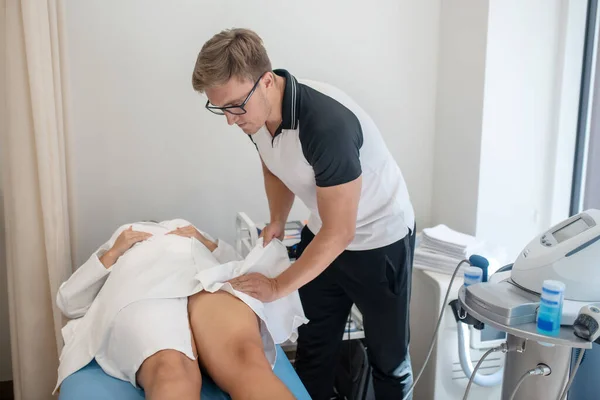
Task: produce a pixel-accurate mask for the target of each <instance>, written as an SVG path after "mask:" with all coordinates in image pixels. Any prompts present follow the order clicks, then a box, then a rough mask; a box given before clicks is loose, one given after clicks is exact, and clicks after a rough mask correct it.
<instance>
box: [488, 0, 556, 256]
mask: <svg viewBox="0 0 600 400" xmlns="http://www.w3.org/2000/svg"><path fill="white" fill-rule="evenodd" d="M489 7H490V8H489V21H488V39H487V55H486V74H485V99H484V111H483V133H482V138H481V161H480V176H479V204H478V208H477V235H478V236H480V237H482V238H485V239H488V240H490V241H492V242H495V243H501V244H503V245H505V246H506V247H507V249H508V250H509V253H510V255H511V256H516V253H517V252H518V251H519V250H520V249H522V248H523V247H524V246H525V245H526V244H527V242H528V241H529V240H531V238H533V237H535V236H536V235H537V234H538V233H539V232H540V231H541V230H542V229H545V228H546V227H547V225H548V223H549V219H550V215H551V207H552V199H551V196H550V193H551V192H552V188H551V185H552V180H553V177H554V169H553V167H551V165H552V164H553V163H551V162H549V160H551V158H552V157H553V156H554V152H553V145H554V143H555V141H554V137H555V136H556V131H557V126H556V122H557V121H556V118H555V113H556V112H557V111H558V110H557V104H556V102H555V100H554V99H555V96H556V95H557V94H558V93H559V91H558V84H557V83H558V80H557V76H558V73H559V71H560V70H559V68H558V65H559V64H560V60H561V59H562V58H561V57H562V56H563V55H562V54H561V51H560V50H561V46H560V45H561V40H562V39H561V37H560V34H561V24H562V20H561V2H560V1H547V0H535V1H534V0H531V1H528V2H522V1H519V0H493V1H491V2H490V5H489ZM562 18H564V15H562Z"/></svg>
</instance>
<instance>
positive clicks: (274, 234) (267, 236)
mask: <svg viewBox="0 0 600 400" xmlns="http://www.w3.org/2000/svg"><path fill="white" fill-rule="evenodd" d="M284 235H285V222H270V223H269V225H267V226H265V229H263V230H262V232H261V233H260V237H262V238H263V240H264V246H266V245H268V244H269V243H270V242H271V240H273V239H279V240H283V237H284Z"/></svg>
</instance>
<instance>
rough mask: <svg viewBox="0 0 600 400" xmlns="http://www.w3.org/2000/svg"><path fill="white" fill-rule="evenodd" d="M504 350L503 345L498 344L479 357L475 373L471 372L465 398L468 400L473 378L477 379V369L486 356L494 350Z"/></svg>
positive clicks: (464, 399)
mask: <svg viewBox="0 0 600 400" xmlns="http://www.w3.org/2000/svg"><path fill="white" fill-rule="evenodd" d="M503 350H504V347H503V346H498V347H493V348H491V349H489V350H488V351H486V352H485V353H484V354H483V356H482V357H481V358H480V359H479V362H478V363H477V365H476V366H475V369H474V370H473V373H472V374H471V377H470V378H469V384H468V385H467V390H465V395H464V396H463V400H467V397H468V396H469V392H470V391H471V385H473V380H474V379H475V375H476V374H477V370H478V369H479V367H481V365H482V364H483V360H485V358H486V357H487V356H489V355H490V354H492V353H493V352H495V351H503Z"/></svg>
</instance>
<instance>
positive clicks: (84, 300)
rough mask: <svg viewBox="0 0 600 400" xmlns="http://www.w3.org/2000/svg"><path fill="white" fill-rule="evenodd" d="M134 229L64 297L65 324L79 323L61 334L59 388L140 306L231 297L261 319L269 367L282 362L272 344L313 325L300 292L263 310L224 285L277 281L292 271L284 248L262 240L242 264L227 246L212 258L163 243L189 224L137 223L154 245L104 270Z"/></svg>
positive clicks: (188, 246)
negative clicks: (252, 278) (126, 311)
mask: <svg viewBox="0 0 600 400" xmlns="http://www.w3.org/2000/svg"><path fill="white" fill-rule="evenodd" d="M130 225H131V224H128V225H124V226H122V227H120V228H119V229H118V230H117V231H116V232H115V233H114V234H113V236H112V238H111V239H110V240H109V241H108V242H107V243H105V244H104V245H103V246H102V247H101V248H100V249H99V250H98V251H97V252H96V253H95V254H93V255H92V257H90V259H89V260H88V261H87V262H86V263H85V264H84V265H83V266H82V267H80V268H79V269H78V270H77V271H76V272H75V273H74V274H73V276H72V277H71V278H70V279H69V280H68V281H67V282H65V283H64V284H63V285H62V286H61V288H60V290H59V293H58V295H57V303H58V306H59V307H60V308H61V310H62V311H63V313H64V314H65V315H66V316H68V317H70V318H77V319H76V320H74V321H71V322H69V324H67V326H65V328H64V329H63V336H64V340H65V346H64V348H63V351H62V353H61V357H60V361H61V362H60V366H59V370H58V382H57V388H58V387H59V386H60V384H61V382H62V381H63V380H64V379H65V378H66V377H67V376H69V375H70V374H72V373H74V372H76V371H77V370H79V369H80V368H82V367H84V366H85V365H87V364H88V363H89V362H90V361H91V360H92V359H93V358H94V357H95V355H96V354H98V353H99V351H100V350H101V346H102V344H103V342H104V339H105V337H106V335H107V333H108V332H109V330H110V328H111V324H112V323H113V321H114V318H115V316H116V315H117V313H118V312H119V311H120V310H121V309H123V308H124V307H126V306H128V305H129V304H132V303H133V302H136V301H139V300H143V299H160V298H170V299H172V298H181V297H187V296H190V295H192V294H195V293H197V292H199V291H201V290H208V291H210V292H215V291H217V290H226V291H228V292H229V293H231V294H233V295H234V296H236V297H239V298H240V299H241V300H242V301H244V302H245V303H246V304H248V306H250V307H251V308H252V309H253V310H254V312H255V313H256V314H257V315H258V316H259V317H260V319H261V321H262V323H261V335H262V337H263V343H265V353H266V355H267V358H268V359H269V361H271V365H273V364H274V362H275V357H276V354H275V347H274V343H277V344H278V343H283V342H284V341H286V340H288V339H289V340H295V338H296V337H297V328H298V326H300V325H302V324H304V323H306V322H308V320H307V319H306V317H305V316H304V312H303V310H302V306H301V303H300V298H299V296H298V293H297V292H295V293H293V294H291V295H289V296H287V297H285V298H282V299H280V300H277V301H275V302H272V303H268V304H263V303H261V302H260V301H258V300H256V299H254V298H252V297H250V296H248V295H245V294H244V293H241V292H238V291H235V290H233V288H232V287H231V285H230V284H228V283H226V281H227V280H229V279H232V278H234V277H237V276H240V275H243V274H244V273H247V272H261V273H263V274H265V275H266V276H270V277H274V276H277V275H278V274H279V273H281V271H283V270H285V269H286V268H287V267H289V265H290V262H289V259H288V256H287V251H286V248H285V246H284V245H283V244H282V243H281V242H279V241H272V242H271V243H270V244H269V245H268V246H266V247H264V248H263V246H262V240H261V241H259V243H258V244H257V246H256V247H255V248H254V249H253V250H252V251H251V252H250V254H249V255H248V257H247V258H246V259H245V260H236V259H237V258H238V257H239V256H237V255H236V254H235V251H234V250H233V248H232V247H231V246H229V245H227V244H226V243H224V242H222V241H219V242H218V244H219V247H218V248H217V250H215V252H214V253H211V252H210V251H209V250H208V249H207V248H206V247H205V246H204V245H202V244H201V243H200V242H198V241H197V240H195V239H190V238H183V237H179V236H175V235H165V234H166V233H167V232H169V231H170V230H173V229H176V228H178V227H182V226H186V225H190V223H189V222H187V221H185V220H180V219H179V220H173V221H165V222H161V223H158V224H155V223H134V224H133V229H134V230H138V231H144V232H150V233H152V234H153V235H154V237H152V238H151V239H149V240H147V241H145V242H142V243H138V244H136V245H135V246H134V247H133V248H132V249H130V250H129V251H128V252H127V253H125V254H124V255H123V256H122V257H121V258H120V259H119V260H118V261H117V263H116V264H115V265H114V266H112V267H111V268H109V269H106V268H104V266H103V265H102V264H101V263H100V261H99V257H100V256H101V255H102V254H103V252H105V251H107V250H108V249H109V248H110V247H111V246H112V244H113V243H114V241H115V240H116V238H117V237H118V235H119V234H120V233H121V232H122V231H123V230H124V229H127V228H129V226H130ZM148 334H149V335H151V334H152V332H148ZM270 343H272V344H273V345H269V344H270Z"/></svg>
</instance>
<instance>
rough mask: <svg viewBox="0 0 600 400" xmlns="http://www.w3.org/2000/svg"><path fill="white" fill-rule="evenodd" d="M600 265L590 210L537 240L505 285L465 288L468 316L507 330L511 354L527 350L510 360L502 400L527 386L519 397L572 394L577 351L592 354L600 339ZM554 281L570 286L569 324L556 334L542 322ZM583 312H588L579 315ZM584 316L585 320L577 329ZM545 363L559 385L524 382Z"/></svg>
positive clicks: (597, 230) (594, 213) (598, 233)
mask: <svg viewBox="0 0 600 400" xmlns="http://www.w3.org/2000/svg"><path fill="white" fill-rule="evenodd" d="M599 259H600V211H598V210H587V211H584V212H582V213H580V214H577V215H575V216H573V217H571V218H568V219H567V220H565V221H563V222H561V223H559V224H557V225H555V226H553V227H552V228H550V229H549V230H547V231H545V232H542V233H541V234H540V235H538V236H537V237H536V238H534V239H533V240H532V241H531V242H530V243H529V244H528V245H527V246H526V247H525V249H523V251H522V252H521V253H520V255H519V257H518V258H517V260H516V261H515V263H514V265H513V266H512V271H511V272H510V276H509V277H507V278H506V279H504V280H502V281H500V282H497V283H492V282H487V283H486V282H482V283H479V284H475V285H471V286H468V287H463V288H461V289H460V291H459V302H460V307H461V308H462V311H463V313H462V315H463V316H464V317H465V318H466V317H467V315H468V316H469V317H471V318H474V319H476V320H477V321H479V322H482V323H484V324H485V325H487V326H492V327H494V328H497V329H499V330H503V331H505V332H507V334H508V339H507V343H508V346H509V348H510V347H511V346H516V347H521V348H522V349H523V351H522V352H509V353H508V354H507V356H506V357H507V358H506V364H505V370H504V378H503V383H502V399H503V400H505V399H509V397H508V396H509V393H512V392H513V390H514V389H515V387H516V385H517V384H519V385H521V383H522V385H521V388H520V389H519V391H518V392H515V393H516V394H515V399H542V398H557V396H558V398H561V399H562V398H564V397H565V396H566V394H567V392H568V390H569V388H570V386H571V383H572V382H573V378H574V376H575V374H576V372H577V368H578V367H579V364H580V363H581V360H582V357H583V355H582V354H583V351H582V352H581V353H580V355H579V357H578V359H577V362H576V363H575V365H574V366H573V369H572V372H571V376H570V378H569V379H568V381H566V377H567V372H568V371H569V368H570V358H571V349H572V348H579V349H589V348H591V345H592V342H591V341H590V340H591V339H594V338H595V336H592V332H596V331H595V330H594V323H593V322H592V321H595V318H594V317H595V314H596V313H595V312H594V310H593V309H592V307H587V308H586V307H585V306H587V305H589V304H590V303H594V302H598V301H600V291H599V290H598V287H599V285H600V270H599V269H598V266H597V263H598V260H599ZM547 280H555V281H560V282H562V283H564V284H565V288H564V306H563V310H562V321H561V322H562V326H561V327H560V330H559V331H558V333H557V335H556V336H549V335H545V334H542V333H540V332H538V330H537V324H536V318H537V317H538V310H539V307H540V299H541V294H542V286H543V284H544V281H547ZM582 306H584V307H583V309H584V312H583V313H579V310H581V309H582ZM594 308H595V307H594ZM574 310H576V311H574ZM588 310H589V311H588ZM577 315H581V317H580V318H579V321H578V322H577V323H576V321H577V318H578V317H577ZM574 323H576V325H575V326H574ZM586 330H587V331H586ZM575 333H579V334H580V336H583V337H584V338H583V339H582V338H581V337H578V336H576V335H575ZM540 363H543V364H546V365H547V366H548V367H549V368H550V369H551V370H552V379H550V378H545V379H541V378H540V379H529V380H525V379H524V378H523V377H524V376H525V374H527V372H528V371H530V370H531V369H532V368H534V367H535V366H536V365H538V364H540Z"/></svg>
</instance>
